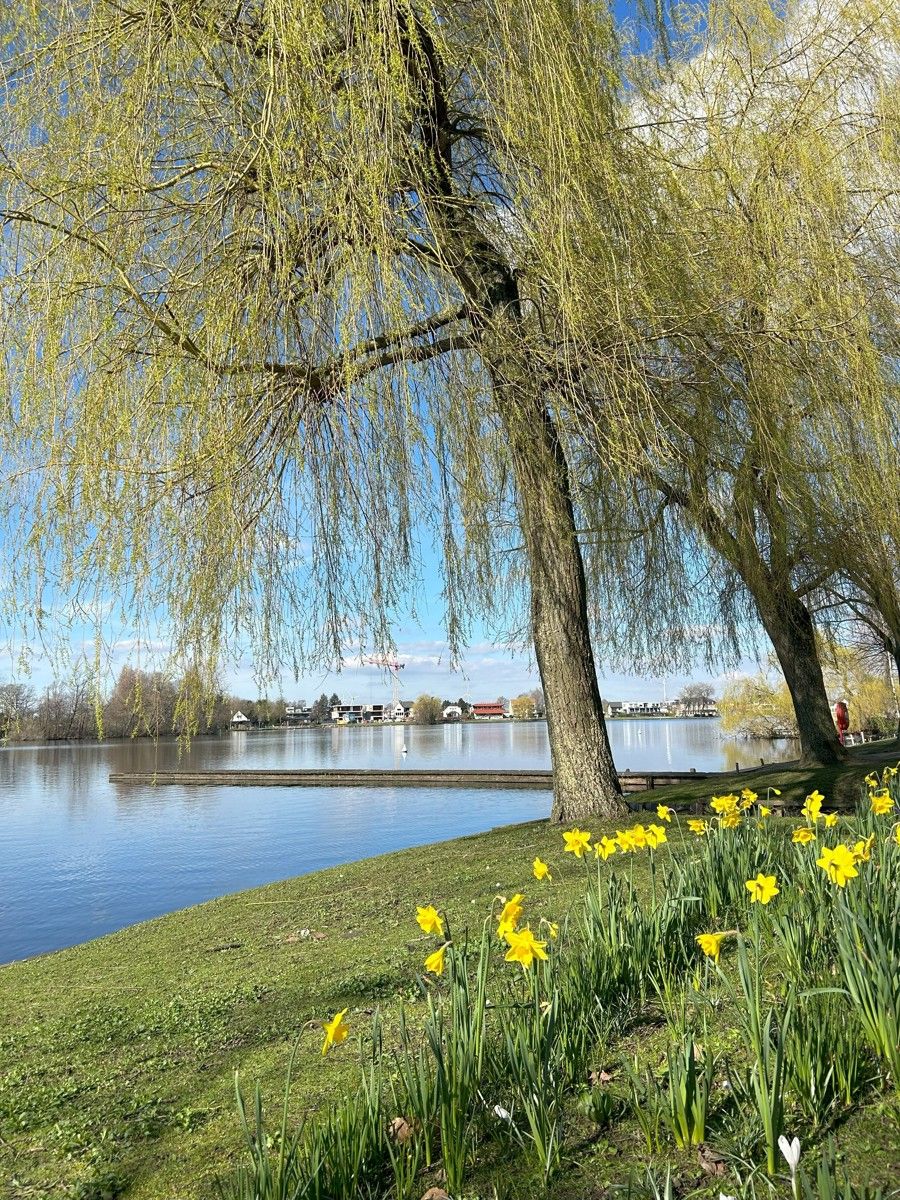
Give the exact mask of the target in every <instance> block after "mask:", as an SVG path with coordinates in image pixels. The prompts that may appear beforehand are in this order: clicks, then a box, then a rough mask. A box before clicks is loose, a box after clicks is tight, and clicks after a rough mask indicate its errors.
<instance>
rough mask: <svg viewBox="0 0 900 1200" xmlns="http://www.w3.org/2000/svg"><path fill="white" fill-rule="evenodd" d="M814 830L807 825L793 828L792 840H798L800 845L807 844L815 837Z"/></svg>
mask: <svg viewBox="0 0 900 1200" xmlns="http://www.w3.org/2000/svg"><path fill="white" fill-rule="evenodd" d="M815 836H816V835H815V832H814V831H813V830H812V829H810V828H809V826H808V825H801V826H800V828H799V829H795V830H794V834H793V837H792V838H791V841H792V842H798V843H799V844H800V845H801V846H806V845H808V844H809V843H810V842H811V841H814V839H815Z"/></svg>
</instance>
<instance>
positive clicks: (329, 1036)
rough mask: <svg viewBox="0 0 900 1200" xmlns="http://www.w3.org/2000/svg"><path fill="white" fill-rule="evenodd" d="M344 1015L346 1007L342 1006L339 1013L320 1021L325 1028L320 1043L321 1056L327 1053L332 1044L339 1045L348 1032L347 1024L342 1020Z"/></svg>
mask: <svg viewBox="0 0 900 1200" xmlns="http://www.w3.org/2000/svg"><path fill="white" fill-rule="evenodd" d="M346 1015H347V1010H346V1008H342V1009H341V1011H340V1012H339V1013H335V1015H334V1016H333V1017H332V1018H331V1020H330V1021H323V1022H322V1028H323V1029H324V1030H325V1041H324V1042H323V1043H322V1054H323V1056H324V1055H326V1054H327V1053H328V1051H329V1050H330V1049H331V1047H332V1046H339V1045H340V1044H341V1042H343V1041H344V1040H345V1038H346V1037H347V1034H348V1033H349V1032H350V1027H349V1025H347V1023H346V1022H345V1021H344V1017H345V1016H346Z"/></svg>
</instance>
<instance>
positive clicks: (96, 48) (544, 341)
mask: <svg viewBox="0 0 900 1200" xmlns="http://www.w3.org/2000/svg"><path fill="white" fill-rule="evenodd" d="M0 38H2V77H3V83H4V93H3V102H2V109H0V121H2V136H0V144H2V151H0V154H2V159H0V188H2V197H0V208H2V221H3V239H2V255H3V261H2V265H0V288H2V302H3V318H2V319H3V327H2V335H3V345H4V355H3V360H2V362H3V366H2V371H3V382H4V391H5V396H6V403H5V405H4V410H3V416H2V433H0V436H2V440H3V475H4V479H3V483H4V501H3V503H4V505H5V513H4V515H5V519H6V523H7V529H8V535H7V537H6V540H5V546H4V549H5V551H6V557H7V584H6V588H5V591H4V602H5V606H6V613H7V617H8V619H9V620H10V621H11V622H14V623H16V624H19V625H21V623H23V622H27V621H28V620H30V621H31V622H32V625H33V626H34V627H42V626H47V625H48V623H50V622H51V621H52V616H53V609H54V606H55V605H58V604H59V603H60V602H61V599H60V598H65V602H66V604H72V603H74V604H76V605H79V606H81V608H82V610H83V609H85V608H87V607H90V608H91V610H92V611H100V612H105V611H106V610H107V609H108V608H109V606H110V604H113V606H114V607H115V608H116V609H118V610H120V611H121V613H122V614H123V616H125V617H127V619H128V620H129V621H130V622H131V623H132V624H133V626H134V627H135V628H136V629H138V630H153V629H159V628H162V630H163V631H164V632H165V635H166V636H167V638H168V639H169V640H170V641H171V643H172V645H173V647H174V652H175V656H176V657H177V658H178V659H179V660H180V661H181V662H182V664H184V663H187V664H190V674H191V677H192V678H210V677H211V673H212V672H213V670H214V669H215V666H216V665H217V664H218V662H219V661H220V660H221V659H222V657H223V655H225V654H226V653H227V652H228V651H229V650H232V649H234V648H235V647H236V646H240V645H241V644H242V642H243V641H245V640H246V641H249V642H250V644H251V645H252V648H253V651H254V653H255V656H256V660H257V663H258V664H259V667H260V670H261V672H263V673H265V672H266V671H271V672H273V673H274V672H276V671H277V670H278V669H279V668H280V667H281V666H282V665H283V664H285V663H286V662H287V663H291V664H292V665H293V667H294V669H295V670H299V669H302V668H305V667H309V666H310V665H311V664H313V663H317V664H318V663H333V662H334V661H335V659H336V658H338V657H339V655H340V653H341V651H342V650H343V648H344V646H345V644H346V642H347V640H348V637H349V636H352V637H353V638H355V639H358V640H359V641H360V642H361V643H362V644H363V646H364V647H365V649H367V650H369V651H375V652H382V651H384V650H385V649H387V648H388V647H389V645H390V641H391V628H392V620H393V618H394V617H395V616H396V614H397V613H398V612H399V611H402V609H403V607H404V606H405V605H406V604H407V603H409V598H410V594H411V593H413V592H414V591H415V586H416V580H417V574H418V554H419V550H418V547H419V540H418V539H419V538H420V537H424V536H434V537H436V538H437V539H438V541H439V543H440V545H441V547H442V550H443V567H444V578H445V601H446V625H447V631H448V637H449V640H450V643H451V647H452V648H453V650H454V651H458V649H459V648H460V646H462V645H463V644H464V641H465V637H466V631H467V627H468V621H469V619H470V617H471V614H472V612H473V611H478V612H479V613H481V612H497V611H498V610H499V611H502V610H503V608H504V607H505V606H506V605H507V604H508V603H509V602H510V600H511V598H514V597H515V596H516V595H518V594H519V585H520V584H521V583H522V582H524V584H525V586H526V587H527V596H528V606H529V629H530V634H531V636H532V638H533V642H534V647H535V651H536V656H537V661H538V664H539V667H540V670H541V678H542V684H543V688H544V693H545V696H546V703H547V713H548V720H549V728H550V741H551V749H552V754H553V763H554V769H555V803H554V815H555V816H556V817H557V818H558V819H571V818H572V817H577V816H579V815H582V814H584V813H586V812H588V811H597V810H600V811H604V812H613V811H617V810H618V809H619V808H621V805H622V802H621V797H620V794H619V787H618V781H617V777H616V773H615V770H614V767H613V762H612V757H611V754H610V751H609V746H608V742H607V738H606V731H605V727H604V722H603V714H602V705H601V700H600V695H599V691H598V685H597V679H596V670H595V664H594V658H593V653H592V647H591V641H590V636H589V625H588V611H587V603H586V595H585V580H584V570H583V562H582V556H581V552H580V548H579V544H578V539H577V535H576V525H575V518H574V511H573V501H572V490H571V484H570V479H569V472H568V464H567V461H566V458H565V455H564V452H563V447H562V443H561V440H560V436H559V434H558V431H557V426H556V422H555V413H554V407H553V394H554V388H555V386H556V384H557V382H558V381H559V380H560V379H561V378H562V377H563V376H564V375H565V374H566V372H567V367H566V363H567V362H568V360H569V358H570V356H571V346H574V341H573V339H572V338H571V337H570V336H569V334H568V333H567V324H568V322H569V319H570V315H571V314H570V313H569V312H568V311H566V310H565V309H559V310H556V309H553V310H551V309H548V308H546V305H545V304H544V300H545V296H544V292H545V283H544V280H543V278H542V273H543V265H544V264H545V263H546V262H547V261H551V260H552V259H553V258H554V257H555V256H556V255H557V253H558V252H560V251H561V250H562V251H564V252H565V253H566V255H567V257H568V258H569V259H570V260H571V259H573V257H574V258H577V256H578V254H579V252H578V250H577V249H576V248H575V247H573V246H566V245H564V244H562V243H560V240H559V232H560V230H559V224H558V222H556V221H555V222H553V224H552V225H551V226H550V227H548V228H547V230H546V235H545V236H544V237H543V240H542V237H541V234H540V221H541V218H540V214H539V213H537V209H538V207H539V205H536V203H535V196H536V192H539V190H540V187H541V186H542V185H541V175H542V172H543V170H544V166H545V164H549V163H553V164H554V167H553V170H554V172H557V173H558V172H559V171H561V170H568V169H569V167H568V166H567V165H565V164H566V163H567V162H568V160H569V159H570V158H571V153H570V151H572V149H573V143H572V140H571V139H572V134H573V130H574V129H575V125H577V124H578V123H579V122H580V123H581V126H582V127H583V130H587V129H589V130H590V135H591V138H592V139H593V140H592V143H591V146H590V148H589V150H588V151H587V153H588V154H589V160H590V169H591V172H592V178H596V177H597V175H598V173H599V174H600V175H602V177H603V179H604V187H605V189H606V191H607V193H608V211H607V212H606V213H605V216H604V220H608V221H609V222H610V224H611V225H615V224H616V222H617V218H616V216H615V208H616V205H617V203H618V199H617V195H623V196H630V194H631V191H632V185H631V184H630V183H629V182H628V180H627V175H628V172H629V171H630V167H631V159H630V157H629V155H628V154H622V153H621V150H622V140H623V137H624V136H625V135H623V134H621V133H620V132H619V129H618V124H619V123H621V122H619V114H620V113H621V111H622V82H621V63H622V55H621V52H620V47H619V45H618V44H617V40H616V37H615V32H614V25H613V22H612V20H611V18H610V15H609V13H608V12H607V11H606V10H605V8H603V7H602V6H597V5H595V4H593V3H583V4H579V3H570V2H569V0H524V2H523V0H491V2H490V3H489V4H483V3H474V2H471V3H470V2H468V0H459V2H457V0H421V2H417V0H375V2H374V3H372V2H369V0H338V2H337V3H329V4H323V3H321V2H320V0H229V2H227V3H226V2H225V0H139V2H138V3H136V4H133V5H128V6H122V5H119V4H116V3H113V2H112V0H57V2H55V3H50V4H42V5H34V4H32V3H27V2H25V0H12V2H11V3H9V4H7V5H6V6H5V7H4V12H3V15H2V17H0ZM573 122H575V125H573ZM598 130H599V131H601V133H603V134H604V136H603V137H601V138H600V140H599V141H597V140H596V138H595V136H594V135H595V134H596V132H597V131H598ZM584 152H585V147H584V146H582V145H581V144H580V143H578V144H576V145H575V146H574V154H575V161H573V164H572V165H574V166H576V167H577V166H578V162H577V160H578V158H579V156H581V155H582V154H583V153H584ZM536 213H537V215H535V214H536ZM529 214H530V215H529ZM618 274H619V267H618V265H617V264H614V263H611V264H608V265H607V266H606V267H605V268H604V271H603V272H602V276H601V275H598V277H597V279H596V280H595V283H596V286H597V289H598V292H603V293H605V295H606V297H607V301H606V305H605V307H606V309H607V312H608V315H607V320H608V321H609V323H610V328H614V327H615V324H616V321H617V317H616V299H615V297H616V293H617V290H618V287H619V281H618ZM631 387H632V384H631V382H630V381H629V379H628V377H627V373H626V374H625V375H623V377H622V380H621V381H617V380H615V379H613V378H610V379H609V380H608V381H607V400H606V411H607V416H608V420H609V421H610V423H611V428H612V427H613V426H614V427H615V429H616V430H617V431H618V433H617V434H616V435H615V436H614V437H613V439H612V441H613V443H614V446H615V450H614V456H615V457H617V458H621V457H622V454H621V453H620V448H619V438H621V441H622V445H623V446H625V445H626V444H628V443H629V442H630V441H634V440H635V438H636V436H637V433H636V430H637V421H636V419H635V417H634V412H635V411H637V410H636V409H635V408H634V406H633V405H632V404H631V403H630V401H629V398H628V393H629V391H630V389H631ZM423 530H425V531H429V532H428V534H427V535H426V534H424V533H422V532H421V531H423ZM348 631H349V633H348Z"/></svg>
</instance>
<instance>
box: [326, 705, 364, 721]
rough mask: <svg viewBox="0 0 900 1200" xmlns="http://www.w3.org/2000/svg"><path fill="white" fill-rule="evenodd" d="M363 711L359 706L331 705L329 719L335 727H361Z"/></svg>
mask: <svg viewBox="0 0 900 1200" xmlns="http://www.w3.org/2000/svg"><path fill="white" fill-rule="evenodd" d="M364 717H365V709H364V708H363V706H362V705H361V704H332V706H331V719H332V721H333V722H334V723H335V725H361V724H362V722H363V719H364Z"/></svg>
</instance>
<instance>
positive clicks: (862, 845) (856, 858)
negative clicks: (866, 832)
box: [853, 833, 875, 864]
mask: <svg viewBox="0 0 900 1200" xmlns="http://www.w3.org/2000/svg"><path fill="white" fill-rule="evenodd" d="M874 845H875V834H874V833H873V834H871V835H870V836H869V837H867V838H866V840H865V841H864V842H857V843H856V845H855V846H854V847H853V862H854V864H856V863H861V862H868V861H869V859H870V858H871V857H872V847H873V846H874Z"/></svg>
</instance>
